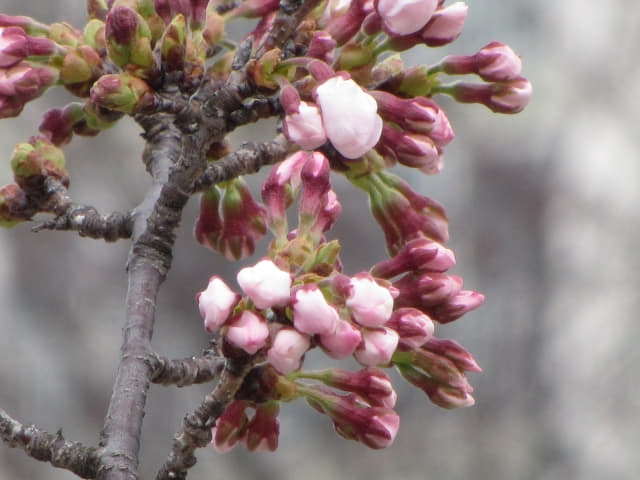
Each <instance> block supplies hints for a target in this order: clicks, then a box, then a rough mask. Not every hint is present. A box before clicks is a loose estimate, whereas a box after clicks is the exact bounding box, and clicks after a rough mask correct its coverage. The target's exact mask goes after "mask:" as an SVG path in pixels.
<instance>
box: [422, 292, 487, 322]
mask: <svg viewBox="0 0 640 480" xmlns="http://www.w3.org/2000/svg"><path fill="white" fill-rule="evenodd" d="M483 302H484V295H482V294H481V293H478V292H474V291H472V290H462V291H460V292H458V293H457V294H455V295H453V296H451V297H449V298H448V299H447V301H446V302H445V303H442V304H440V305H437V306H435V307H433V308H430V309H428V310H427V311H428V313H429V315H430V316H431V318H433V319H434V320H435V321H437V322H438V323H450V322H453V321H454V320H457V319H458V318H460V317H461V316H463V315H464V314H465V313H467V312H470V311H471V310H475V309H476V308H478V307H479V306H480V305H482V303H483Z"/></svg>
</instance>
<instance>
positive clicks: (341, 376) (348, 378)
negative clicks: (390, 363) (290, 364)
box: [300, 367, 398, 408]
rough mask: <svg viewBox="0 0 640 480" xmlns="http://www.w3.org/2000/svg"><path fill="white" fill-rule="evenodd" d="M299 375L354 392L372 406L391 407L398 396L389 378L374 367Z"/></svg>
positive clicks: (334, 369) (338, 369) (337, 369)
mask: <svg viewBox="0 0 640 480" xmlns="http://www.w3.org/2000/svg"><path fill="white" fill-rule="evenodd" d="M300 377H302V378H309V379H312V380H320V381H321V382H323V383H324V384H325V385H328V386H330V387H333V388H337V389H339V390H343V391H345V392H351V393H355V394H356V395H358V396H359V397H360V398H362V399H363V400H364V401H365V402H367V403H368V404H369V405H371V406H372V407H386V408H393V407H394V406H395V404H396V400H397V398H398V396H397V394H396V392H395V390H394V389H393V385H392V384H391V379H390V378H389V377H388V376H387V374H386V373H384V372H383V371H382V370H380V369H379V368H375V367H367V368H363V369H362V370H359V371H357V372H350V371H348V370H343V369H341V368H332V369H330V370H322V371H319V372H304V373H303V374H301V375H300Z"/></svg>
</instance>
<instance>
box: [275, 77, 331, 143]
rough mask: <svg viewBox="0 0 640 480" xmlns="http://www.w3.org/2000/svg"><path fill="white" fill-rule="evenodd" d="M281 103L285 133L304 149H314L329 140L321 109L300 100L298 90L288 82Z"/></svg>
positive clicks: (282, 93)
mask: <svg viewBox="0 0 640 480" xmlns="http://www.w3.org/2000/svg"><path fill="white" fill-rule="evenodd" d="M280 103H281V104H282V108H283V109H284V111H285V113H286V116H285V118H284V122H283V125H282V126H283V130H284V134H285V135H286V136H287V138H288V139H289V140H291V141H292V142H295V143H297V144H298V145H300V147H301V148H302V149H304V150H313V149H315V148H318V147H319V146H320V145H322V144H324V143H325V142H326V141H327V134H326V133H325V131H324V127H323V125H322V117H321V116H320V109H318V107H317V106H315V105H312V104H309V103H307V102H303V101H301V100H300V95H299V94H298V91H297V90H296V89H295V88H294V87H293V86H291V85H289V84H287V85H285V86H284V87H282V90H281V91H280Z"/></svg>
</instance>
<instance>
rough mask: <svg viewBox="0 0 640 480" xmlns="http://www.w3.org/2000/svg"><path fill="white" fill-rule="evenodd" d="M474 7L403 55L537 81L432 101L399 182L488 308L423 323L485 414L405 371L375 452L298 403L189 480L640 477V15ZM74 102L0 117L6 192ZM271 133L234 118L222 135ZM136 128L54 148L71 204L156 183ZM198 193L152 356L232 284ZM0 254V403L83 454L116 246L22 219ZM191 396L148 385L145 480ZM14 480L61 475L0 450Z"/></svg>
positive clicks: (69, 15) (200, 342)
mask: <svg viewBox="0 0 640 480" xmlns="http://www.w3.org/2000/svg"><path fill="white" fill-rule="evenodd" d="M469 3H470V11H469V17H468V20H467V26H466V29H465V31H464V33H463V35H462V37H461V38H460V39H459V40H458V41H457V42H455V43H454V44H453V45H451V46H447V47H443V48H441V49H417V50H416V51H414V52H412V54H411V55H410V56H409V57H408V58H407V61H408V62H411V63H427V64H428V63H432V62H435V61H437V60H438V59H439V58H440V57H441V56H442V55H445V54H447V53H473V52H475V51H476V50H477V49H478V48H480V47H481V46H483V45H485V44H486V43H488V42H489V41H490V40H494V39H498V40H502V41H505V42H507V43H509V44H510V45H512V46H513V47H514V49H515V50H516V51H517V52H518V53H519V54H520V55H521V56H522V59H523V63H524V74H525V75H526V76H527V77H528V78H529V79H530V80H531V81H532V83H533V85H534V97H533V100H532V102H531V104H530V105H529V107H528V108H527V109H526V110H525V112H523V113H522V114H519V115H516V116H499V115H493V114H491V113H490V112H489V111H488V110H486V109H485V108H484V107H481V106H459V105H456V104H453V103H452V102H448V101H446V99H444V100H442V104H443V105H444V106H445V108H446V109H447V112H448V115H449V117H450V119H451V122H452V124H453V126H454V129H455V131H456V134H457V138H456V139H455V140H454V142H453V143H452V144H451V145H450V146H449V147H448V148H447V151H446V155H445V163H446V168H445V170H444V171H443V172H442V173H441V174H440V175H438V176H436V177H423V176H418V175H413V176H411V178H410V181H411V183H412V184H413V185H414V186H415V187H416V188H417V189H419V190H420V191H421V192H423V193H425V194H428V195H431V196H433V197H434V198H436V199H437V200H439V201H441V202H443V203H444V205H445V206H446V208H447V211H448V213H449V216H450V219H451V236H452V240H451V242H450V245H451V246H452V247H453V248H454V249H455V251H456V254H457V258H458V266H456V267H455V270H454V273H457V274H460V275H462V276H463V277H464V278H465V285H466V286H467V287H469V288H473V289H477V290H480V291H482V292H484V293H485V294H486V295H487V301H486V303H485V305H484V306H483V307H482V308H481V309H479V310H478V311H476V312H474V313H472V314H470V315H468V316H466V317H464V318H463V319H461V320H460V321H459V322H456V323H455V324H454V325H451V326H447V327H438V329H437V335H438V336H441V337H447V336H451V337H453V338H456V339H458V340H459V341H461V342H462V343H463V344H464V345H465V346H466V347H468V348H469V349H470V351H472V352H473V353H474V355H475V356H476V359H477V360H478V362H479V363H480V364H481V365H482V366H483V367H484V373H482V374H479V375H478V374H474V375H472V378H471V381H472V384H473V385H474V386H475V388H476V391H475V397H476V400H477V405H476V406H475V407H473V408H469V409H462V410H458V411H445V410H441V409H439V408H437V407H434V406H432V405H431V404H430V403H429V402H428V401H427V399H426V397H424V395H423V394H422V393H421V392H420V391H418V390H416V389H413V388H411V387H409V386H407V385H406V384H404V383H403V382H402V381H400V380H398V382H397V385H398V394H399V398H400V399H399V402H398V406H397V410H398V412H399V413H400V414H401V416H402V424H401V429H400V433H399V435H398V437H397V439H396V441H395V443H394V445H393V446H392V447H391V448H389V449H387V450H384V451H371V450H368V449H367V448H365V447H363V446H361V445H359V444H356V443H353V442H348V441H346V440H342V439H340V438H338V437H337V436H335V435H334V434H333V432H332V428H331V425H330V422H329V421H328V419H327V418H325V417H323V416H321V415H319V414H317V413H315V412H314V411H311V410H310V409H309V408H308V407H306V405H303V404H302V403H300V404H290V405H284V407H283V409H282V413H281V435H280V447H279V449H278V451H277V452H276V453H271V454H265V453H262V454H248V453H246V451H245V450H244V449H243V448H237V449H236V450H234V451H233V452H232V453H230V454H227V455H225V456H220V455H218V454H216V453H215V452H213V451H208V450H203V451H201V452H199V454H198V458H199V462H198V464H197V466H196V467H195V468H194V470H193V474H192V476H193V478H214V476H215V478H232V479H238V480H241V479H253V478H262V479H294V478H299V476H300V475H304V478H305V479H306V480H314V479H329V478H353V479H365V478H366V479H373V478H375V479H387V478H389V479H390V478H394V479H402V480H410V479H416V480H417V479H425V478H426V479H446V480H457V479H460V480H463V479H464V480H466V479H470V478H474V479H487V480H488V479H509V480H511V479H536V480H540V479H580V480H597V479H602V478H605V477H606V478H616V479H618V480H631V479H637V478H640V460H639V459H638V455H637V451H638V448H639V446H640V430H639V428H640V415H639V412H640V408H639V407H640V387H639V385H640V382H639V381H638V380H639V379H638V375H637V373H636V371H635V369H634V367H633V365H637V364H638V362H639V360H640V356H639V353H638V351H639V350H638V348H637V344H638V340H639V338H640V337H639V334H640V327H639V326H638V313H637V312H638V311H639V308H640V300H639V298H638V294H637V290H638V286H640V265H639V263H640V261H639V256H638V253H637V252H638V249H637V245H638V243H639V241H640V228H638V224H639V220H638V216H639V214H640V206H639V205H640V191H639V189H638V185H639V179H640V165H639V158H638V152H639V151H640V148H639V147H640V145H639V143H640V140H638V138H639V137H638V136H637V135H634V133H635V131H636V130H637V126H638V119H639V117H638V114H639V113H640V112H639V101H638V98H639V97H640V82H639V80H640V63H639V62H638V54H637V47H638V45H639V44H640V3H637V2H635V1H632V0H612V1H610V2H588V8H585V2H582V1H578V0H566V1H564V2H548V3H547V6H544V2H543V3H539V2H529V1H525V0H512V1H510V2H504V1H499V0H486V1H484V2H469ZM0 9H1V10H2V11H3V12H4V13H9V14H26V15H31V16H33V17H35V18H37V19H39V20H41V21H45V22H51V21H56V20H60V19H66V20H68V21H70V23H72V24H73V25H74V26H76V27H81V26H82V25H83V24H84V21H85V14H84V2H83V1H81V0H60V1H57V2H41V1H38V0H20V1H17V0H2V4H1V6H0ZM67 101H68V98H67V97H66V96H65V94H64V93H63V92H57V91H55V92H54V91H52V92H48V93H47V94H46V95H45V96H44V97H43V98H41V99H39V100H38V101H36V102H33V103H31V104H29V106H28V107H27V108H26V111H25V115H23V116H21V117H19V118H17V119H11V120H3V121H2V123H1V124H0V156H2V157H3V158H4V159H5V161H4V162H1V163H0V179H2V180H1V181H0V183H1V184H4V183H8V182H10V181H11V174H10V170H9V166H8V159H9V157H10V153H11V150H12V148H13V145H14V144H15V143H17V142H20V141H24V140H25V139H26V138H27V137H28V136H29V135H31V134H33V133H35V132H36V128H37V123H38V122H39V120H38V118H39V116H40V115H41V114H42V113H43V112H44V111H46V110H47V109H48V108H51V107H53V106H56V105H63V104H64V103H66V102H67ZM263 127H264V128H263ZM272 127H273V125H259V126H257V127H251V128H247V129H245V130H243V131H242V132H239V135H237V136H236V137H235V139H236V144H237V143H238V142H239V141H240V140H242V139H243V138H246V137H250V138H253V139H256V138H263V137H262V136H263V135H268V134H269V133H270V132H271V130H270V129H271V128H272ZM138 131H139V128H138V127H137V126H136V125H135V124H133V123H132V122H128V121H123V122H121V123H120V124H119V125H118V126H117V127H116V128H115V129H113V130H111V131H108V132H105V133H103V134H101V135H100V136H99V137H98V138H97V139H95V140H94V139H85V138H76V139H75V140H74V142H73V143H72V144H71V145H70V146H68V147H66V149H65V152H66V154H67V161H68V166H69V170H70V172H71V181H72V188H71V192H72V194H73V196H74V198H75V200H76V201H78V202H86V203H90V204H93V205H94V206H96V207H98V208H99V209H101V210H103V211H109V210H114V209H116V210H125V209H127V208H130V207H131V206H132V205H134V204H136V203H137V202H138V201H140V199H141V197H142V195H143V192H144V190H145V187H146V186H147V185H148V183H149V182H148V179H147V178H146V175H145V174H144V172H143V168H142V165H141V162H140V160H139V157H140V153H141V149H142V143H141V140H140V139H139V138H138V137H137V136H136V135H135V134H134V132H138ZM404 173H405V174H406V173H407V172H406V171H405V172H404ZM255 184H256V185H257V180H256V183H255ZM335 188H336V190H337V191H338V194H339V196H340V199H341V201H342V204H343V207H344V213H343V216H342V217H341V220H340V222H339V224H338V225H337V226H336V228H335V235H336V236H340V237H341V238H344V239H345V240H344V242H343V255H342V258H343V260H344V262H345V265H346V272H347V273H356V272H358V271H360V270H362V269H366V268H368V267H369V266H370V265H371V264H372V263H373V262H374V261H376V260H378V259H381V258H383V256H384V251H383V248H382V235H381V233H380V232H379V231H378V229H377V227H376V225H375V224H374V222H373V221H372V220H371V219H370V218H369V217H368V216H367V215H362V211H363V208H364V206H365V199H364V198H363V197H362V196H361V195H360V194H359V193H358V192H355V193H353V192H351V189H348V188H347V186H346V185H345V182H343V181H341V180H340V179H336V181H335ZM196 203H197V202H196V201H195V199H194V200H192V201H191V202H190V204H189V207H188V208H187V211H186V213H185V217H184V222H183V227H182V231H181V232H180V235H179V238H178V242H177V246H176V251H175V262H174V268H173V270H172V271H171V273H170V275H169V278H168V280H167V282H166V284H165V285H164V286H163V288H162V290H161V300H160V306H159V316H158V320H157V330H156V334H155V337H154V346H155V348H156V349H157V351H158V352H160V353H163V354H165V355H168V356H185V355H191V354H193V353H197V352H198V351H199V350H200V349H201V348H202V347H203V346H204V345H205V344H206V341H207V337H206V336H205V335H204V332H203V330H202V327H201V320H200V316H199V314H198V311H197V308H196V304H195V302H194V300H193V298H194V295H195V293H196V292H197V291H199V290H201V289H202V288H203V287H204V286H205V284H206V281H207V279H208V277H209V276H210V275H211V274H213V273H214V272H215V273H223V274H225V275H226V276H227V277H228V278H229V279H230V282H233V274H232V271H233V270H232V268H233V267H234V266H229V265H225V264H224V262H221V261H220V259H219V257H217V256H216V255H214V254H211V253H209V252H208V251H206V250H204V249H203V248H202V247H200V246H199V245H197V244H195V243H194V241H193V240H192V234H191V231H192V225H193V221H194V218H195V216H196V206H197V205H196ZM365 246H366V248H365ZM0 252H1V254H0V255H1V256H0V306H1V310H2V313H0V406H2V407H3V408H5V409H6V410H7V411H8V412H9V413H10V414H11V415H13V416H14V417H16V418H18V419H20V420H21V421H23V422H25V423H31V422H33V423H35V424H37V425H38V426H40V427H42V428H45V429H48V430H49V431H53V432H55V431H56V430H57V429H58V428H60V427H63V428H64V433H65V435H66V436H67V437H68V438H69V439H73V440H80V441H83V442H87V443H89V444H94V443H95V442H96V440H97V435H98V432H99V430H100V428H101V426H102V422H103V417H104V413H105V411H106V407H107V402H108V399H109V395H110V392H111V385H112V381H113V377H114V373H115V368H116V365H117V358H118V350H119V346H120V329H121V325H122V319H123V299H124V292H125V287H126V281H125V272H124V262H125V258H126V253H127V243H126V242H121V243H118V244H115V245H105V244H103V243H100V242H95V241H92V240H86V239H79V238H76V237H75V236H74V235H71V234H65V233H46V232H44V233H39V234H32V233H31V232H30V231H29V226H19V227H17V228H15V229H13V230H10V231H9V230H0ZM245 263H246V262H245ZM311 360H313V358H312V359H311ZM205 392H206V387H196V388H189V389H183V390H180V389H176V388H160V387H152V388H151V392H150V395H149V401H148V409H147V417H146V422H145V428H144V438H143V447H142V454H141V464H142V465H141V469H142V472H143V477H142V478H145V479H150V478H153V475H154V473H155V471H156V470H157V467H158V465H159V464H160V462H161V459H162V458H164V456H165V455H166V453H167V451H168V447H169V442H170V438H171V435H172V433H173V432H174V431H175V430H176V428H177V427H178V426H179V423H180V420H181V418H182V416H183V415H184V413H185V412H186V411H189V410H191V409H193V408H194V407H195V406H196V405H197V404H198V403H199V401H200V399H201V397H202V395H203V394H204V393H205ZM27 478H48V479H52V480H58V479H71V478H75V477H73V476H72V475H71V474H70V473H67V472H64V471H53V470H52V469H51V468H50V467H49V466H48V465H45V464H41V463H38V462H35V461H33V460H31V459H27V458H26V457H25V455H24V454H23V453H22V452H21V451H17V450H12V449H8V448H6V447H5V446H4V445H1V446H0V480H8V479H27Z"/></svg>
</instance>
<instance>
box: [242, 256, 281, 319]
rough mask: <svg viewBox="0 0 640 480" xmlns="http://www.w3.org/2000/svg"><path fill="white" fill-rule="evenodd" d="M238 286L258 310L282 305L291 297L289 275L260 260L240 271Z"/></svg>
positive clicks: (270, 262) (273, 264) (266, 261)
mask: <svg viewBox="0 0 640 480" xmlns="http://www.w3.org/2000/svg"><path fill="white" fill-rule="evenodd" d="M238 284H239V285H240V287H241V288H242V290H243V291H244V293H246V294H247V296H248V297H249V298H250V299H251V300H253V303H254V304H255V306H256V307H257V308H260V309H263V308H269V307H273V306H275V305H284V304H286V303H288V302H289V297H290V295H291V275H289V273H288V272H285V271H283V270H280V269H279V268H278V267H276V265H275V263H273V262H272V261H271V260H261V261H259V262H258V263H256V264H255V265H254V266H253V267H246V268H243V269H242V270H240V272H238Z"/></svg>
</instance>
